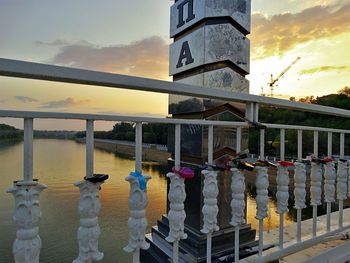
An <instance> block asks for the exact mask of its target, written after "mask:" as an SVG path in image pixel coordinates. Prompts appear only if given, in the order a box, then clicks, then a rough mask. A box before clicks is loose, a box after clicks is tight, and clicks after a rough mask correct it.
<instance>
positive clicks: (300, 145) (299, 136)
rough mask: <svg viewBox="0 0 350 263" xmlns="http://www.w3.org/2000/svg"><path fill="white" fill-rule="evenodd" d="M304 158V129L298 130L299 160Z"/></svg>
mask: <svg viewBox="0 0 350 263" xmlns="http://www.w3.org/2000/svg"><path fill="white" fill-rule="evenodd" d="M302 159H303V131H302V130H298V161H301V160H302Z"/></svg>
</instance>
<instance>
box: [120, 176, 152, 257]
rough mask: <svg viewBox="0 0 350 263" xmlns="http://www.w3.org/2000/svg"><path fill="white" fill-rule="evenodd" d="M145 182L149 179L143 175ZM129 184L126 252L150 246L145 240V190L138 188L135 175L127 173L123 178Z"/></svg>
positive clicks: (146, 203) (146, 198)
mask: <svg viewBox="0 0 350 263" xmlns="http://www.w3.org/2000/svg"><path fill="white" fill-rule="evenodd" d="M144 178H145V180H146V183H147V182H148V180H150V179H151V177H150V176H148V175H144ZM125 181H128V182H129V184H130V193H129V209H130V217H129V220H128V229H129V242H128V245H127V246H126V247H124V251H126V252H128V253H134V254H135V253H136V254H137V253H138V251H139V250H140V249H143V250H147V249H148V248H149V246H150V244H149V243H147V242H146V240H145V234H146V229H147V224H148V223H147V218H146V208H147V205H148V197H147V191H143V190H141V189H140V185H139V180H138V178H137V177H135V176H132V175H129V176H127V177H126V178H125Z"/></svg>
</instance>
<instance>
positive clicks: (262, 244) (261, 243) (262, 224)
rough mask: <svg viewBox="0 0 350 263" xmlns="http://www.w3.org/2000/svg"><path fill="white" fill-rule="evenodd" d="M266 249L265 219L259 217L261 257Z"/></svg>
mask: <svg viewBox="0 0 350 263" xmlns="http://www.w3.org/2000/svg"><path fill="white" fill-rule="evenodd" d="M263 249H264V219H259V257H262V255H263Z"/></svg>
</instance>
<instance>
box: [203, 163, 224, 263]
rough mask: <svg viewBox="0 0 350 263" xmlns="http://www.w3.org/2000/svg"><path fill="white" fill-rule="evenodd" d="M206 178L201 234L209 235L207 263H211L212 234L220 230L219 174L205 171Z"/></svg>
mask: <svg viewBox="0 0 350 263" xmlns="http://www.w3.org/2000/svg"><path fill="white" fill-rule="evenodd" d="M202 175H203V176H204V187H203V196H204V205H203V208H202V213H203V228H202V229H201V232H202V233H203V234H207V263H210V262H211V239H212V233H213V232H214V231H218V230H219V229H220V228H219V226H218V225H217V221H218V220H217V216H218V212H219V207H218V205H217V204H218V201H217V196H218V194H219V188H218V182H217V179H216V178H217V176H218V174H217V172H215V171H208V170H203V171H202Z"/></svg>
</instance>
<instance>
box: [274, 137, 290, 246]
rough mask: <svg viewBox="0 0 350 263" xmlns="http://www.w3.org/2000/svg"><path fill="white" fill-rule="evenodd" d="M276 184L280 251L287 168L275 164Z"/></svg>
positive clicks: (285, 207)
mask: <svg viewBox="0 0 350 263" xmlns="http://www.w3.org/2000/svg"><path fill="white" fill-rule="evenodd" d="M281 131H282V130H281ZM284 134H285V132H284V130H283V140H284ZM281 135H282V132H281ZM281 143H282V142H281ZM283 148H284V147H283ZM276 182H277V193H276V198H277V213H278V214H279V215H280V225H279V247H280V248H281V249H282V248H283V240H284V213H286V212H288V199H289V191H288V190H289V172H288V167H286V166H282V165H280V164H277V177H276Z"/></svg>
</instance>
